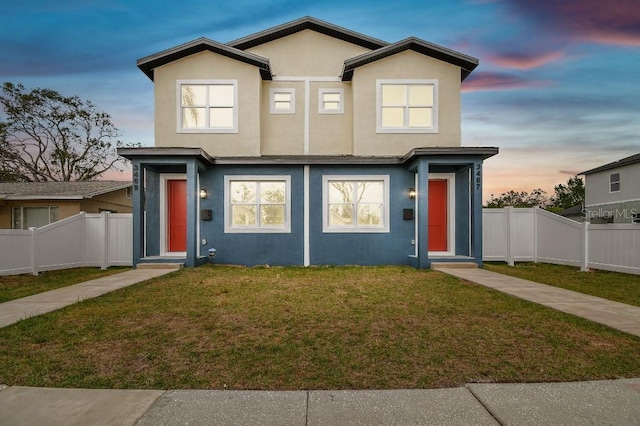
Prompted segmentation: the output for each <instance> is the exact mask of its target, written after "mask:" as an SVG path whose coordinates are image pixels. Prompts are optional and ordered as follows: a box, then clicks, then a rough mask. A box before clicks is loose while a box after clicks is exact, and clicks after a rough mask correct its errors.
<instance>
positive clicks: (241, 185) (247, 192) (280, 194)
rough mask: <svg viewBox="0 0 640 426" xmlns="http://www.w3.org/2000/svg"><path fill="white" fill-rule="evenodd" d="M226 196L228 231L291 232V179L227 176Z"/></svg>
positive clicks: (281, 177)
mask: <svg viewBox="0 0 640 426" xmlns="http://www.w3.org/2000/svg"><path fill="white" fill-rule="evenodd" d="M224 197H225V203H224V209H225V223H224V231H225V232H227V233H259V232H272V233H290V232H291V176H253V175H249V176H239V175H227V176H225V177H224Z"/></svg>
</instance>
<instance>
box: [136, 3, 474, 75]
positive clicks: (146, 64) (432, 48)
mask: <svg viewBox="0 0 640 426" xmlns="http://www.w3.org/2000/svg"><path fill="white" fill-rule="evenodd" d="M307 29H308V30H312V31H316V32H319V33H321V34H325V35H328V36H330V37H334V38H337V39H339V40H343V41H346V42H349V43H352V44H355V45H358V46H362V47H364V48H367V49H371V52H368V53H365V54H363V55H359V56H356V57H354V58H350V59H347V60H346V61H345V62H344V67H343V72H342V80H343V81H349V80H351V79H352V78H353V72H354V70H355V69H356V68H357V67H360V66H362V65H366V64H368V63H371V62H374V61H378V60H380V59H384V58H386V57H389V56H392V55H395V54H397V53H400V52H404V51H405V50H413V51H415V52H418V53H421V54H423V55H426V56H430V57H432V58H435V59H439V60H441V61H444V62H448V63H450V64H453V65H456V66H459V67H460V68H461V70H462V73H461V79H462V80H464V79H465V78H466V77H467V76H468V75H469V74H470V73H471V71H473V70H474V69H475V68H476V67H477V66H478V60H477V59H476V58H473V57H471V56H467V55H464V54H462V53H459V52H456V51H454V50H451V49H447V48H446V47H442V46H438V45H437V44H433V43H429V42H427V41H425V40H422V39H419V38H417V37H409V38H407V39H405V40H402V41H399V42H397V43H393V44H389V43H387V42H386V41H382V40H378V39H376V38H373V37H369V36H366V35H364V34H360V33H358V32H355V31H351V30H348V29H346V28H342V27H339V26H337V25H333V24H330V23H328V22H325V21H321V20H319V19H316V18H313V17H311V16H305V17H303V18H300V19H297V20H295V21H291V22H287V23H285V24H282V25H278V26H276V27H273V28H269V29H266V30H264V31H261V32H258V33H255V34H252V35H249V36H246V37H242V38H239V39H237V40H234V41H231V42H229V43H227V44H222V43H218V42H216V41H213V40H209V39H208V38H204V37H202V38H199V39H196V40H193V41H190V42H188V43H184V44H181V45H180V46H176V47H173V48H171V49H167V50H164V51H162V52H159V53H155V54H153V55H150V56H147V57H144V58H142V59H138V61H137V65H138V68H140V70H142V72H144V73H145V74H146V75H147V77H149V78H150V79H151V80H152V81H153V78H154V75H153V73H154V70H155V69H156V68H157V67H160V66H162V65H165V64H168V63H170V62H173V61H176V60H178V59H181V58H184V57H186V56H189V55H193V54H194V53H199V52H203V51H210V52H214V53H217V54H220V55H223V56H226V57H228V58H231V59H235V60H238V61H241V62H244V63H247V64H250V65H255V66H256V67H258V69H259V71H260V75H261V76H262V78H263V79H264V80H272V79H273V73H272V70H271V63H270V62H269V59H268V58H264V57H262V56H259V55H255V54H252V53H249V52H245V50H246V49H250V48H252V47H255V46H259V45H261V44H264V43H268V42H270V41H273V40H277V39H279V38H282V37H286V36H289V35H291V34H295V33H297V32H300V31H303V30H307Z"/></svg>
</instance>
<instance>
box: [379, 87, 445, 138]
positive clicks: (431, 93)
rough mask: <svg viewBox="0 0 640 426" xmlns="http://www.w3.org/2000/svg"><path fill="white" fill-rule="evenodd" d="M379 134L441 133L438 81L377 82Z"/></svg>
mask: <svg viewBox="0 0 640 426" xmlns="http://www.w3.org/2000/svg"><path fill="white" fill-rule="evenodd" d="M376 85H377V97H376V98H377V105H376V107H377V127H376V131H377V132H378V133H437V132H438V81H437V80H377V81H376Z"/></svg>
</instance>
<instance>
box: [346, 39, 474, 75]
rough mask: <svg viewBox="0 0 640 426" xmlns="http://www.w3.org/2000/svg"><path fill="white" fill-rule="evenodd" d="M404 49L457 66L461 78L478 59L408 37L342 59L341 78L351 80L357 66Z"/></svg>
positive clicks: (468, 72) (472, 68)
mask: <svg viewBox="0 0 640 426" xmlns="http://www.w3.org/2000/svg"><path fill="white" fill-rule="evenodd" d="M405 50H413V51H414V52H418V53H422V54H423V55H426V56H430V57H432V58H435V59H439V60H441V61H444V62H448V63H450V64H453V65H457V66H459V67H460V68H461V69H462V75H461V79H462V80H464V79H465V78H467V76H468V75H469V74H471V71H473V70H474V69H475V68H476V67H477V66H478V60H477V59H476V58H473V57H471V56H467V55H465V54H462V53H459V52H456V51H454V50H451V49H447V48H446V47H442V46H438V45H437V44H433V43H429V42H428V41H424V40H422V39H419V38H417V37H409V38H407V39H404V40H402V41H399V42H397V43H393V44H390V45H388V46H384V47H381V48H379V49H376V50H374V51H373V52H368V53H364V54H362V55H360V56H356V57H355V58H351V59H347V60H346V61H344V68H343V71H342V80H343V81H348V80H351V78H352V77H353V71H354V69H356V68H357V67H360V66H362V65H366V64H369V63H371V62H375V61H377V60H380V59H384V58H386V57H389V56H392V55H395V54H397V53H400V52H404V51H405Z"/></svg>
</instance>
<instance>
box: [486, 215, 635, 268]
mask: <svg viewBox="0 0 640 426" xmlns="http://www.w3.org/2000/svg"><path fill="white" fill-rule="evenodd" d="M482 223H483V232H482V239H483V251H484V255H483V260H485V261H504V262H507V263H508V264H509V265H513V263H514V262H522V261H525V262H543V263H555V264H560V265H572V266H578V267H580V269H582V270H583V271H586V270H588V269H589V268H594V269H605V270H608V271H617V272H626V273H630V274H639V275H640V226H638V225H637V224H605V225H593V224H590V223H579V222H576V221H573V220H571V219H567V218H565V217H562V216H559V215H557V214H554V213H551V212H548V211H546V210H542V209H539V208H537V207H534V208H529V209H516V208H513V207H507V208H504V209H484V210H483V222H482Z"/></svg>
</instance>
